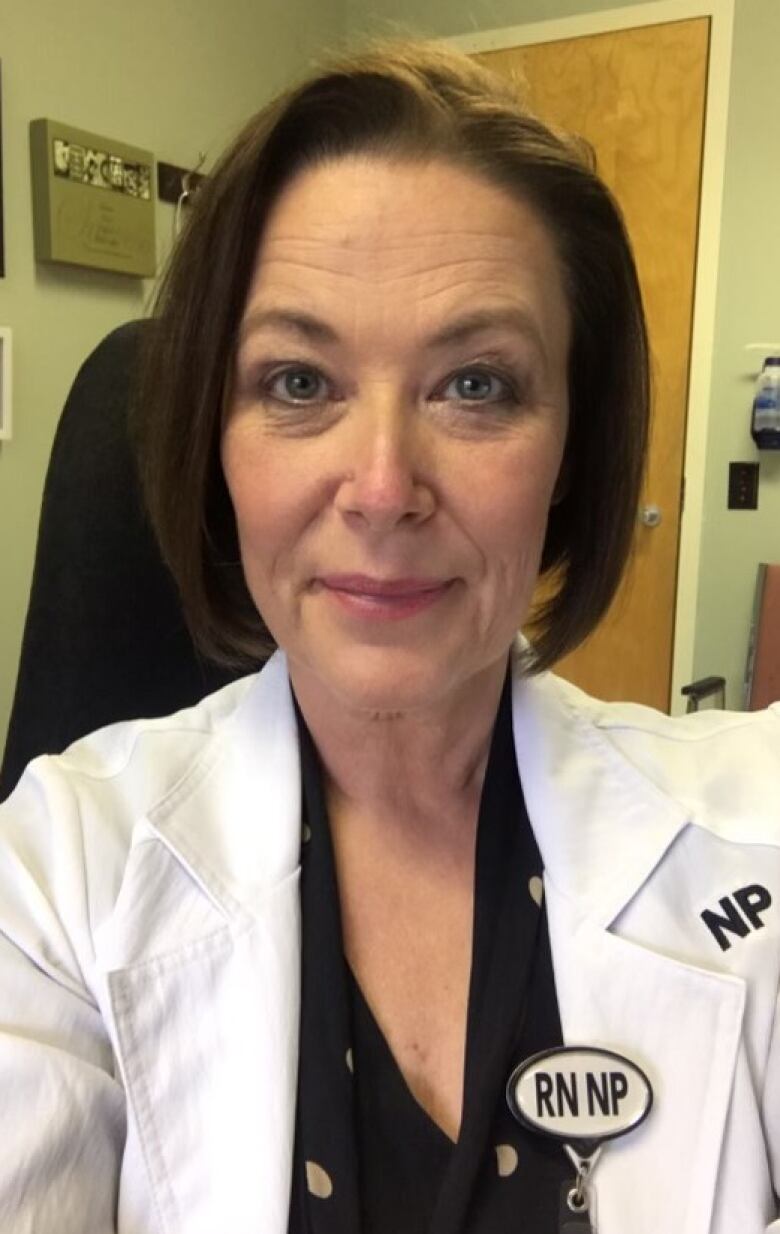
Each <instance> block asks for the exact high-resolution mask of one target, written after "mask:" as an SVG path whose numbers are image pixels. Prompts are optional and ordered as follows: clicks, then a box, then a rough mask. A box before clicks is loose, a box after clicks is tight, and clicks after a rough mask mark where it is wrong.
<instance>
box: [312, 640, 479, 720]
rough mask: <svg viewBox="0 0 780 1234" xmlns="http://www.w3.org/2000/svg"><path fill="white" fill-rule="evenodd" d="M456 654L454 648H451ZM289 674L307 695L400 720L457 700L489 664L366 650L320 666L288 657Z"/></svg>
mask: <svg viewBox="0 0 780 1234" xmlns="http://www.w3.org/2000/svg"><path fill="white" fill-rule="evenodd" d="M453 650H454V649H453ZM290 662H291V663H290V667H291V674H292V677H293V682H294V684H295V683H296V680H298V681H300V683H301V685H304V683H305V686H304V688H308V689H309V690H312V689H314V690H317V691H322V690H323V689H324V690H325V691H326V692H327V693H328V694H329V695H330V696H331V698H332V699H333V702H334V703H335V704H336V705H337V706H340V707H344V708H346V709H347V710H350V711H365V712H367V713H369V714H371V715H386V716H393V715H399V714H401V713H403V712H413V711H418V710H420V709H425V708H427V707H431V706H436V705H437V704H441V703H444V702H446V701H447V700H448V699H451V700H453V701H454V700H455V699H456V698H457V697H458V695H459V694H460V693H461V692H462V691H463V690H464V689H468V688H469V683H470V682H471V681H472V680H473V678H474V677H476V676H477V675H479V674H480V672H481V671H484V669H485V668H487V667H488V666H487V665H481V664H477V663H472V664H469V663H467V657H466V655H464V654H463V652H461V654H452V653H450V654H448V653H447V650H446V649H445V648H444V647H442V646H439V647H437V649H436V651H435V653H433V654H432V652H431V648H430V647H428V648H427V650H426V649H422V648H417V649H414V650H413V649H411V648H399V647H396V648H392V649H391V648H388V647H382V648H380V647H366V646H365V645H360V646H353V647H349V648H342V649H339V651H337V652H332V654H331V655H330V656H329V657H328V658H327V661H323V662H321V663H319V664H315V663H314V662H313V661H312V659H310V658H308V657H307V658H306V659H304V658H301V659H297V658H296V657H295V656H294V654H293V655H291V656H290Z"/></svg>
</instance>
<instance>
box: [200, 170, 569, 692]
mask: <svg viewBox="0 0 780 1234" xmlns="http://www.w3.org/2000/svg"><path fill="white" fill-rule="evenodd" d="M568 347H569V311H568V307H567V301H566V296H565V293H564V288H563V277H562V271H561V266H560V262H559V260H558V257H557V255H556V252H555V249H554V246H553V242H552V239H551V237H550V235H549V233H548V231H547V228H546V227H545V225H544V223H543V222H542V221H541V219H540V217H539V216H538V215H537V214H536V213H535V212H534V210H533V209H531V208H530V207H528V206H525V205H523V204H519V203H518V202H517V201H516V200H514V199H513V198H512V197H510V196H509V194H508V193H506V192H504V191H503V190H501V189H499V188H496V187H493V186H492V185H490V184H488V183H487V182H485V181H483V180H481V179H479V178H478V177H476V176H474V175H472V174H470V173H469V172H467V171H464V170H461V169H459V168H457V167H455V166H452V165H450V164H448V163H446V162H443V161H442V162H439V161H435V162H431V163H428V164H417V163H411V162H403V161H402V162H391V161H387V160H384V159H381V158H377V157H368V156H366V157H350V158H345V159H341V160H337V161H333V162H329V163H326V164H324V165H321V166H319V167H316V168H313V169H310V170H307V171H305V172H303V173H301V174H300V175H299V176H298V178H296V179H294V180H293V181H292V182H291V183H290V184H289V185H288V186H287V188H286V189H285V190H284V192H283V193H282V195H281V196H280V198H279V200H278V202H277V203H276V205H275V207H274V209H273V211H272V212H271V215H270V217H269V219H268V222H267V225H266V228H265V231H264V233H263V237H262V240H261V243H260V246H259V249H258V253H257V261H256V265H255V269H254V273H253V277H252V282H251V286H250V290H249V295H248V298H247V303H246V308H245V311H244V316H243V322H242V327H241V333H240V340H239V345H238V351H237V360H236V370H235V374H234V382H233V387H232V390H233V393H232V400H231V404H230V406H229V408H228V413H227V416H226V420H225V427H224V433H223V438H222V463H223V467H224V472H225V477H226V480H227V485H228V488H229V490H230V495H231V498H232V501H233V506H234V508H235V513H236V518H237V522H238V530H239V538H240V544H241V555H242V561H243V566H244V572H245V575H246V579H247V583H248V586H249V590H250V592H251V594H252V596H253V598H254V601H255V603H256V605H257V607H258V609H259V610H260V612H261V613H262V615H263V618H264V620H265V622H266V624H267V625H268V627H269V629H270V630H271V632H272V634H273V635H274V637H275V638H276V640H277V642H278V643H279V645H280V646H281V647H282V648H284V650H285V651H286V652H287V654H288V657H289V661H290V669H291V673H292V675H293V680H294V681H295V680H296V677H297V678H298V679H299V680H301V681H303V679H304V678H305V679H306V682H307V685H308V687H309V688H310V689H311V688H312V687H314V688H321V689H323V690H324V691H326V692H327V693H329V694H330V695H332V696H333V699H334V701H335V700H340V701H341V702H342V703H346V704H347V705H349V706H352V707H356V708H367V709H371V710H394V711H395V710H406V709H409V708H416V707H421V706H424V705H426V704H435V703H440V702H445V701H446V700H448V699H454V698H455V696H457V695H460V696H461V697H464V692H468V691H469V690H470V689H472V688H473V687H474V685H475V684H476V679H477V678H478V677H480V676H481V675H482V674H485V673H489V672H495V671H499V670H501V671H503V664H504V662H505V657H506V653H507V649H508V647H509V645H510V643H511V641H512V639H513V637H514V634H515V632H516V630H517V629H518V627H519V626H520V624H521V623H522V621H523V619H524V617H525V616H526V613H527V611H528V607H529V603H530V600H531V596H532V593H533V589H534V584H535V582H536V577H537V573H538V567H539V559H540V555H541V550H542V545H543V542H544V536H545V527H546V522H547V514H548V510H549V507H550V503H551V500H552V498H553V492H554V489H555V484H556V480H557V477H558V473H559V470H560V466H561V459H562V455H563V448H564V443H565V439H566V427H567V412H568V408H567V383H566V370H567V356H568Z"/></svg>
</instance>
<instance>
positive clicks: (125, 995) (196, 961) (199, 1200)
mask: <svg viewBox="0 0 780 1234" xmlns="http://www.w3.org/2000/svg"><path fill="white" fill-rule="evenodd" d="M107 983H108V991H109V999H110V1004H111V1010H112V1017H113V1021H114V1030H115V1036H116V1043H117V1051H118V1055H119V1061H120V1066H121V1071H122V1076H123V1079H124V1082H125V1085H126V1088H127V1093H128V1105H129V1123H130V1127H131V1132H132V1134H133V1135H135V1136H136V1137H137V1140H138V1148H139V1150H140V1151H139V1152H138V1153H136V1154H134V1155H135V1156H141V1157H142V1158H143V1160H144V1162H145V1168H146V1172H147V1175H148V1179H149V1184H150V1186H151V1188H152V1190H153V1192H154V1197H155V1201H156V1210H157V1213H158V1215H159V1220H160V1222H161V1226H162V1229H163V1230H164V1231H165V1234H213V1231H214V1230H217V1229H229V1230H230V1231H231V1234H250V1232H251V1234H256V1231H257V1230H263V1231H264V1234H276V1232H277V1231H278V1234H284V1232H285V1231H286V1228H287V1206H288V1203H289V1182H290V1170H291V1159H292V1139H293V1128H294V1108H295V1088H296V1078H297V1048H298V1010H299V998H300V994H299V903H298V871H297V870H296V871H295V872H294V873H292V874H291V875H289V876H288V877H287V878H285V879H284V880H283V881H281V882H280V883H277V884H276V885H274V886H273V887H271V888H270V889H268V890H267V891H266V893H265V894H264V895H263V897H262V898H261V899H260V900H259V902H258V903H256V904H255V905H254V906H253V909H252V912H251V915H250V914H249V913H242V914H241V915H240V917H239V919H238V921H229V922H228V923H227V924H223V925H219V926H217V928H213V923H212V930H211V932H209V933H206V934H204V935H203V936H202V937H200V938H195V939H193V938H191V937H190V938H188V940H187V942H186V943H185V944H184V945H182V946H181V947H179V948H178V949H172V950H168V949H166V950H165V951H164V953H163V954H161V955H159V956H154V957H153V958H150V959H147V960H144V961H142V962H140V963H138V964H135V965H132V966H130V967H127V968H124V969H120V970H116V971H113V972H111V973H109V974H108V978H107Z"/></svg>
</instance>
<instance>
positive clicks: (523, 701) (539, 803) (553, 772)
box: [513, 673, 694, 927]
mask: <svg viewBox="0 0 780 1234" xmlns="http://www.w3.org/2000/svg"><path fill="white" fill-rule="evenodd" d="M574 697H578V698H579V699H580V705H579V706H574V705H573V703H572V699H573V698H574ZM588 712H589V700H588V699H587V698H586V697H585V696H584V695H580V694H579V692H574V691H573V690H572V688H571V687H570V686H568V685H567V684H566V683H564V682H562V681H561V680H560V679H558V678H556V677H554V676H552V675H551V674H549V673H546V674H544V675H543V676H540V677H521V676H520V675H518V674H517V673H516V674H515V675H514V681H513V715H514V735H515V750H516V754H517V765H518V768H519V771H520V780H521V783H522V785H523V792H524V794H525V800H526V806H527V808H528V814H529V817H530V819H531V823H532V826H533V828H534V831H535V834H536V840H537V844H538V845H539V849H540V852H541V854H542V860H543V863H544V867H545V873H546V878H547V880H548V881H549V882H552V883H554V884H555V886H556V887H557V888H558V889H559V890H560V891H561V892H562V893H563V894H564V895H567V896H568V897H570V898H572V899H576V902H577V904H578V906H579V910H580V912H581V913H582V914H583V915H584V916H587V917H589V918H591V919H592V920H593V922H594V923H596V924H598V925H600V926H603V927H607V926H609V925H610V924H611V923H612V922H613V921H614V920H615V919H616V918H617V917H618V916H619V914H620V912H621V911H622V909H623V908H625V906H626V905H627V904H628V903H629V901H630V900H631V899H632V898H633V896H634V895H635V894H636V893H637V891H638V890H639V889H640V887H641V886H642V885H643V883H644V882H645V881H646V879H647V878H648V877H649V876H650V874H651V873H652V871H653V870H654V868H655V867H656V866H657V864H658V863H659V861H661V859H662V858H663V856H664V854H665V853H666V852H667V850H668V849H669V847H670V846H671V845H672V844H673V842H674V840H675V839H676V837H677V836H678V835H679V834H680V832H681V831H682V830H683V828H684V827H685V826H686V824H687V823H689V822H692V821H694V820H693V819H692V818H691V817H690V815H689V813H688V811H687V810H686V808H685V807H684V806H683V805H682V804H681V803H680V802H677V801H675V800H673V799H672V798H671V797H669V796H668V795H667V794H665V793H664V792H662V791H661V790H660V789H659V788H658V787H656V785H655V784H653V783H652V781H650V780H649V779H648V778H647V777H646V776H645V775H643V774H642V773H641V772H640V771H639V770H638V769H637V768H636V767H634V766H633V765H632V764H631V762H629V760H628V759H627V758H626V757H625V756H624V755H622V754H621V753H620V751H619V750H618V749H617V748H616V747H615V745H614V744H613V742H612V741H610V740H609V738H608V737H607V735H606V734H605V733H604V732H603V731H602V730H601V729H600V728H599V727H598V726H597V725H596V724H595V723H593V720H592V718H591V716H590V715H589V714H588Z"/></svg>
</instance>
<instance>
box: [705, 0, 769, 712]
mask: <svg viewBox="0 0 780 1234" xmlns="http://www.w3.org/2000/svg"><path fill="white" fill-rule="evenodd" d="M735 17H736V20H735V26H734V56H733V70H732V82H731V101H730V107H729V129H728V148H727V155H726V177H725V184H724V196H723V220H722V228H721V258H720V270H719V277H718V298H717V318H716V328H715V346H714V349H713V356H712V392H711V413H710V416H711V420H710V432H709V439H708V443H707V471H706V481H705V517H704V526H703V529H702V555H701V578H700V587H699V604H698V609H697V614H696V642H695V672H696V675H697V676H702V677H703V676H705V675H708V674H710V673H718V674H721V675H723V676H725V677H726V678H727V680H728V685H729V702H730V704H731V705H732V706H740V705H741V688H742V677H743V673H744V667H745V656H746V650H747V640H748V631H749V627H750V617H751V612H752V605H753V591H754V585H755V575H756V565H757V563H758V562H759V561H780V453H775V452H771V451H763V452H761V453H759V452H758V451H757V450H756V448H755V446H754V444H753V441H752V439H751V437H750V432H749V428H750V409H751V405H752V396H753V387H752V384H751V380H750V373H751V369H753V368H754V366H755V365H756V364H757V360H756V358H755V357H753V358H752V359H751V358H750V356H749V355H748V354H747V353H745V352H744V350H743V348H744V345H745V344H746V343H749V342H778V341H780V90H779V84H778V71H777V55H776V52H777V48H778V47H780V4H778V2H777V0H737V4H736V14H735ZM759 458H760V460H761V472H760V475H761V480H760V486H759V508H758V511H757V512H755V513H753V512H748V511H734V510H727V509H726V488H727V483H728V463H729V460H730V459H747V460H757V459H759Z"/></svg>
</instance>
